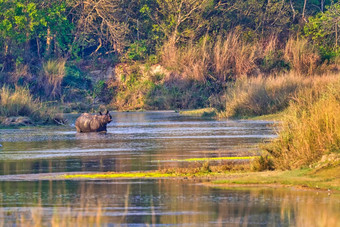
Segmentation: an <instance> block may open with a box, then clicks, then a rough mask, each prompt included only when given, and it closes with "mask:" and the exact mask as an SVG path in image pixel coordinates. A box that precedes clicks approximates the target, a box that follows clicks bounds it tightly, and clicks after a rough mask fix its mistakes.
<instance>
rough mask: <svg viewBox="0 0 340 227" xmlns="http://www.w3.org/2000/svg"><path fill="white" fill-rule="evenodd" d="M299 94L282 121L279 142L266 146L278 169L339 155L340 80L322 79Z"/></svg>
mask: <svg viewBox="0 0 340 227" xmlns="http://www.w3.org/2000/svg"><path fill="white" fill-rule="evenodd" d="M312 85H313V86H310V87H306V88H304V89H302V90H300V91H299V93H298V94H297V95H296V96H294V98H293V99H292V101H291V102H290V105H289V108H288V109H287V113H286V114H285V116H284V118H283V119H282V125H281V127H280V128H281V130H280V133H279V135H278V138H277V139H276V140H274V141H273V142H272V143H271V144H269V145H267V146H265V148H266V150H267V151H268V152H269V153H270V154H271V155H272V156H273V162H274V165H275V168H277V169H294V168H299V167H301V166H306V165H310V164H312V163H314V162H316V161H318V159H319V158H321V156H322V155H324V154H327V153H329V152H339V151H340V114H339V110H340V78H339V75H338V76H328V77H325V76H324V77H319V78H317V79H314V80H313V84H312Z"/></svg>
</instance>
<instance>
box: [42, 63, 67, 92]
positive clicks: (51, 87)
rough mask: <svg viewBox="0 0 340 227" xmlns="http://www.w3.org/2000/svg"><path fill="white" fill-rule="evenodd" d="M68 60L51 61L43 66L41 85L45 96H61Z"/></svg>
mask: <svg viewBox="0 0 340 227" xmlns="http://www.w3.org/2000/svg"><path fill="white" fill-rule="evenodd" d="M65 64H66V59H58V60H49V61H47V62H45V63H44V64H43V73H42V75H41V84H42V86H43V88H44V90H45V95H46V96H48V97H51V98H56V97H60V96H61V82H62V80H63V78H64V77H65Z"/></svg>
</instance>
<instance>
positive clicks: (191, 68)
mask: <svg viewBox="0 0 340 227" xmlns="http://www.w3.org/2000/svg"><path fill="white" fill-rule="evenodd" d="M210 55H211V43H209V41H208V39H207V37H204V38H203V40H202V42H201V43H199V44H194V43H193V42H189V44H188V45H186V46H184V47H181V48H180V47H177V46H176V45H175V44H173V43H171V42H167V43H165V44H164V46H163V48H162V64H163V65H164V66H165V67H167V68H168V69H170V70H171V71H174V72H175V73H176V74H178V75H180V76H181V79H194V80H197V81H205V79H206V76H207V74H208V72H209V67H210V60H211V56H210Z"/></svg>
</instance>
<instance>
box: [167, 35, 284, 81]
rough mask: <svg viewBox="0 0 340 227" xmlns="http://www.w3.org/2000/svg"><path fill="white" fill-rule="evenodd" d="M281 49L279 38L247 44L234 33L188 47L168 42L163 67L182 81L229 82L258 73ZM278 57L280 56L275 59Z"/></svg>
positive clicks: (271, 37) (206, 38) (203, 40)
mask: <svg viewBox="0 0 340 227" xmlns="http://www.w3.org/2000/svg"><path fill="white" fill-rule="evenodd" d="M277 50H278V42H277V36H275V35H273V36H270V37H268V38H266V39H262V40H260V41H253V42H247V41H244V40H243V39H242V34H241V33H240V32H231V33H229V34H227V35H226V36H222V35H220V36H218V37H217V38H216V39H214V40H212V39H211V37H204V38H203V39H202V40H201V41H200V42H199V43H197V44H194V43H193V42H192V41H191V42H189V44H188V45H186V46H184V47H177V46H176V45H175V44H174V43H171V42H167V43H165V44H164V46H163V48H162V64H163V66H165V67H167V68H168V69H170V70H171V71H175V72H176V74H178V75H180V76H181V77H182V79H186V78H188V79H195V80H198V81H205V80H207V79H208V78H210V79H213V80H218V81H220V82H225V81H227V80H230V79H236V78H239V77H241V76H243V75H253V74H258V72H259V71H260V68H261V67H262V65H259V64H260V63H259V62H261V59H264V58H265V57H267V58H268V57H272V56H273V55H275V54H274V53H275V52H276V51H277ZM275 57H276V56H275Z"/></svg>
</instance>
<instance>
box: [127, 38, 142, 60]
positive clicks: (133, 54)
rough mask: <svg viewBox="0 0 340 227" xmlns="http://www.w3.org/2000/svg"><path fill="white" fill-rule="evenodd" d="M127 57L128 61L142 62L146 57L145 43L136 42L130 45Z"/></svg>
mask: <svg viewBox="0 0 340 227" xmlns="http://www.w3.org/2000/svg"><path fill="white" fill-rule="evenodd" d="M127 55H128V59H130V60H144V59H145V57H146V56H147V47H146V41H136V42H134V43H133V44H131V45H130V47H129V49H128V51H127Z"/></svg>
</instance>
